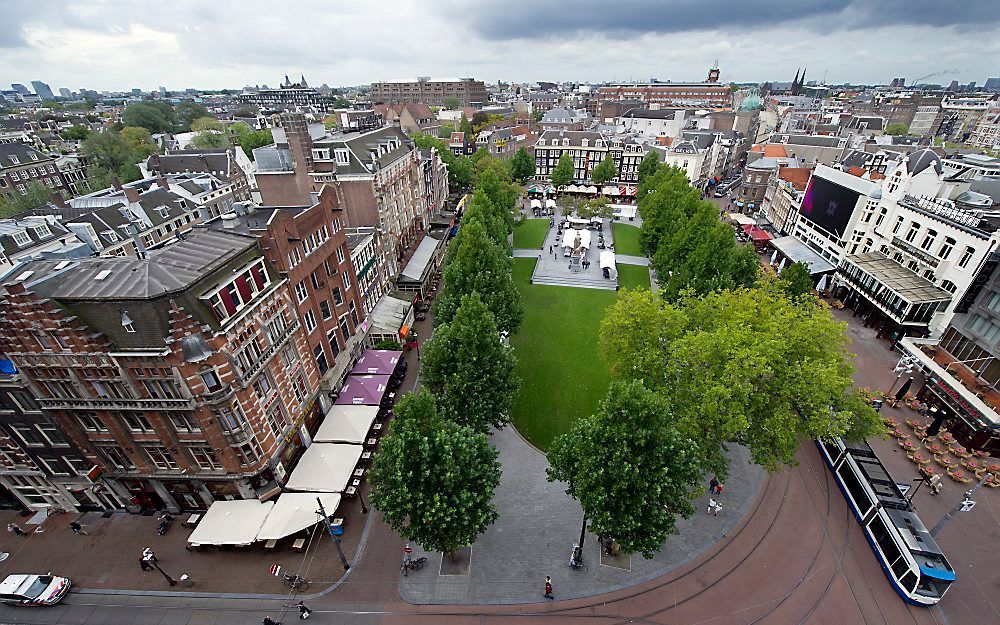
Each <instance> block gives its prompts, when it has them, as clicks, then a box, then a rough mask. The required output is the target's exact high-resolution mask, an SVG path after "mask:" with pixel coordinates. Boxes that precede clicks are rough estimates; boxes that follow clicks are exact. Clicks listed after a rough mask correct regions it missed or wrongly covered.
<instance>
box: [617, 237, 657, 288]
mask: <svg viewBox="0 0 1000 625" xmlns="http://www.w3.org/2000/svg"><path fill="white" fill-rule="evenodd" d="M617 247H618V246H615V249H617ZM618 286H620V287H621V288H623V289H634V288H636V287H639V288H643V289H648V288H649V267H646V266H643V265H618Z"/></svg>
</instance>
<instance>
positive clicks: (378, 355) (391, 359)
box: [351, 349, 403, 375]
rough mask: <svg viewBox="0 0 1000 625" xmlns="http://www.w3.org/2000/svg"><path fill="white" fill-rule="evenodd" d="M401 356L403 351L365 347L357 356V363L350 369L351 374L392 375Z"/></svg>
mask: <svg viewBox="0 0 1000 625" xmlns="http://www.w3.org/2000/svg"><path fill="white" fill-rule="evenodd" d="M402 357H403V352H394V351H390V350H387V349H366V350H365V351H364V353H362V354H361V357H360V358H358V364H356V365H354V368H353V369H351V375H392V373H393V372H394V371H395V370H396V365H397V364H399V360H400V359H401V358H402Z"/></svg>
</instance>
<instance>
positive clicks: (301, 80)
mask: <svg viewBox="0 0 1000 625" xmlns="http://www.w3.org/2000/svg"><path fill="white" fill-rule="evenodd" d="M299 86H301V87H308V86H309V84H308V83H306V75H305V74H300V75H299Z"/></svg>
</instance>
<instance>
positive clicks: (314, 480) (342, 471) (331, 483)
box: [285, 443, 363, 493]
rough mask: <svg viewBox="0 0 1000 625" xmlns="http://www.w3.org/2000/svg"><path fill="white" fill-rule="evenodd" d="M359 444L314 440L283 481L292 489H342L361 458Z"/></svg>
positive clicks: (329, 491)
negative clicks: (286, 479)
mask: <svg viewBox="0 0 1000 625" xmlns="http://www.w3.org/2000/svg"><path fill="white" fill-rule="evenodd" d="M362 449H363V448H362V447H361V445H346V444H340V443H313V444H312V445H310V446H309V448H308V449H306V451H305V453H304V454H302V458H300V459H299V463H298V464H297V465H296V466H295V469H294V470H293V471H292V474H291V475H290V476H289V477H288V482H286V483H285V488H287V489H288V490H291V491H298V492H307V493H342V492H344V489H346V488H347V485H348V484H350V482H351V475H352V474H353V473H354V468H355V467H357V466H358V460H360V459H361V451H362Z"/></svg>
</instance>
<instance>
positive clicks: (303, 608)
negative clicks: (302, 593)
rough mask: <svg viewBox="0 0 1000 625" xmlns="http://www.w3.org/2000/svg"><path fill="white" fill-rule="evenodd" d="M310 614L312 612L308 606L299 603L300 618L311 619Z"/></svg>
mask: <svg viewBox="0 0 1000 625" xmlns="http://www.w3.org/2000/svg"><path fill="white" fill-rule="evenodd" d="M310 614H312V610H310V609H309V608H307V607H306V604H304V603H302V602H301V601H299V618H300V619H303V620H305V619H307V618H309V615H310Z"/></svg>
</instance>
